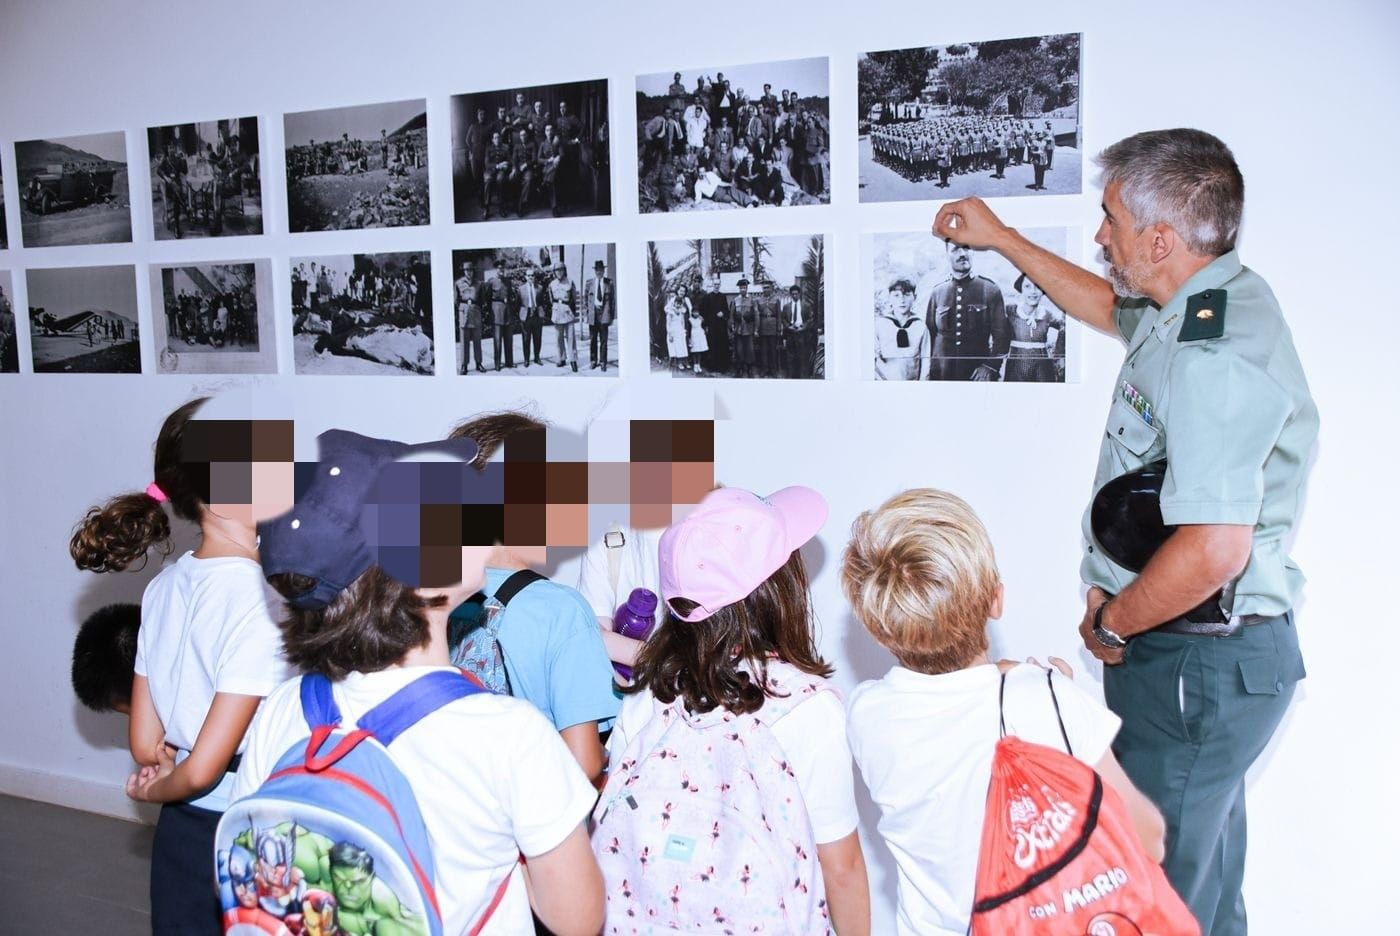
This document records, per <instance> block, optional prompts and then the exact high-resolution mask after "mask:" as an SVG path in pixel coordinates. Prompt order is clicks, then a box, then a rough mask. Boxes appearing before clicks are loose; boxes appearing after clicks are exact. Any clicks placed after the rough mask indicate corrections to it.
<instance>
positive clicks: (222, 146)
mask: <svg viewBox="0 0 1400 936" xmlns="http://www.w3.org/2000/svg"><path fill="white" fill-rule="evenodd" d="M146 142H147V144H148V147H149V148H148V151H147V155H148V157H149V159H150V161H151V221H152V224H153V226H154V228H155V237H156V240H178V239H181V238H185V237H233V236H237V235H240V234H261V233H262V232H263V222H262V172H261V159H260V158H259V145H258V119H257V118H256V117H234V118H231V119H228V120H210V121H204V122H201V123H187V124H177V125H175V126H169V127H151V128H150V129H149V130H147V131H146Z"/></svg>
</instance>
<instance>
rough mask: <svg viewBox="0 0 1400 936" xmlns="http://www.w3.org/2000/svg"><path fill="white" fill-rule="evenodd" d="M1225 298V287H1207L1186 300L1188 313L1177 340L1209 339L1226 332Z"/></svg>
mask: <svg viewBox="0 0 1400 936" xmlns="http://www.w3.org/2000/svg"><path fill="white" fill-rule="evenodd" d="M1225 300H1226V293H1225V290H1223V289H1207V290H1205V291H1204V292H1198V293H1196V294H1195V295H1194V296H1190V297H1188V298H1187V300H1186V315H1185V318H1184V319H1183V321H1182V323H1181V331H1180V332H1178V333H1177V336H1176V340H1177V341H1207V340H1209V339H1211V338H1219V337H1220V336H1222V335H1224V334H1225Z"/></svg>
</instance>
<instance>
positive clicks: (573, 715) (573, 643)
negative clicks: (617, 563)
mask: <svg viewBox="0 0 1400 936" xmlns="http://www.w3.org/2000/svg"><path fill="white" fill-rule="evenodd" d="M569 597H570V598H571V599H573V600H570V601H568V602H567V603H565V602H560V603H559V604H560V608H559V614H560V615H561V616H563V617H567V618H572V620H569V621H568V622H567V623H565V622H562V621H561V622H559V623H557V624H556V626H557V627H558V629H559V632H560V633H562V634H563V635H564V637H563V638H562V639H561V640H559V641H558V642H557V643H555V644H554V646H552V647H550V649H549V706H550V711H551V712H552V714H553V716H554V726H555V728H557V729H558V730H560V731H563V730H564V729H565V728H569V727H572V726H573V725H581V724H583V723H584V722H610V721H611V720H612V718H613V716H614V715H616V714H617V708H618V699H617V696H616V695H615V694H614V693H613V684H612V674H613V668H612V662H611V661H610V660H609V659H608V651H607V648H606V647H604V646H603V636H602V635H601V634H600V633H598V620H597V618H595V617H593V616H592V614H591V613H590V612H591V609H590V608H589V607H588V606H587V604H585V603H584V601H583V599H582V598H579V597H577V596H575V595H569ZM600 727H601V728H602V729H604V730H606V728H607V725H602V726H600Z"/></svg>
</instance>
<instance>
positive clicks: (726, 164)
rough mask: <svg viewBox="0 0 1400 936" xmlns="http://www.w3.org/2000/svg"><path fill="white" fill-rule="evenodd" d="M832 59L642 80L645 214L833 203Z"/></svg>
mask: <svg viewBox="0 0 1400 936" xmlns="http://www.w3.org/2000/svg"><path fill="white" fill-rule="evenodd" d="M830 101H831V98H830V92H829V81H828V78H827V60H826V59H824V58H811V59H794V60H792V61H787V62H764V63H762V64H758V65H738V66H728V67H725V68H723V69H690V70H687V71H674V72H663V73H660V74H655V75H639V76H638V77H637V176H638V178H637V196H638V204H639V207H640V210H641V211H642V212H643V213H644V214H645V213H651V212H670V211H702V210H713V209H718V208H757V207H760V206H764V205H773V206H777V205H782V206H787V205H825V204H830V202H831V158H830V145H831V123H830V115H831V104H830Z"/></svg>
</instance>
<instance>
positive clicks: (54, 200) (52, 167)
mask: <svg viewBox="0 0 1400 936" xmlns="http://www.w3.org/2000/svg"><path fill="white" fill-rule="evenodd" d="M15 162H16V164H17V166H18V170H19V191H20V233H21V236H22V238H23V240H24V246H26V247H57V246H60V245H64V244H123V243H127V242H129V241H130V240H131V193H130V187H129V185H128V180H127V168H126V134H124V133H94V134H90V135H88V136H78V137H65V138H63V139H57V140H26V141H23V142H19V143H16V144H15Z"/></svg>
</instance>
